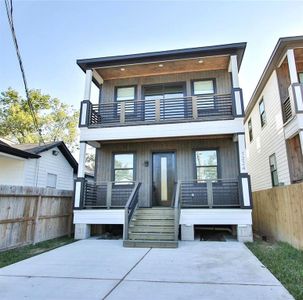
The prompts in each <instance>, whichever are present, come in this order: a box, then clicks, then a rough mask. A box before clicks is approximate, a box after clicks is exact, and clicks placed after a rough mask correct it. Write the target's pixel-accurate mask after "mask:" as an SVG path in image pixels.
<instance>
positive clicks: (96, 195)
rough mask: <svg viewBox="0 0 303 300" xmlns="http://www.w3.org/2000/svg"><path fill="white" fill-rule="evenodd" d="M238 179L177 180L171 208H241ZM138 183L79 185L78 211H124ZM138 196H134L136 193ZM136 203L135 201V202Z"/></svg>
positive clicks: (86, 183) (85, 183) (85, 182)
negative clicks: (81, 189) (86, 209)
mask: <svg viewBox="0 0 303 300" xmlns="http://www.w3.org/2000/svg"><path fill="white" fill-rule="evenodd" d="M239 181H240V179H217V180H201V181H197V180H191V181H179V182H178V184H177V185H176V187H175V195H174V201H173V203H172V206H173V207H175V208H176V211H178V208H238V207H240V206H241V201H240V195H242V192H241V186H240V182H239ZM140 185H141V184H138V183H135V182H132V183H131V184H125V182H120V183H119V182H111V181H110V182H101V183H98V184H96V183H89V182H87V181H86V180H85V181H84V184H83V193H82V196H81V197H82V199H81V203H82V205H81V207H82V208H99V209H110V208H125V207H126V205H127V201H128V200H129V198H130V196H131V195H132V193H134V190H136V188H137V189H139V188H140ZM136 197H138V194H136ZM136 199H137V202H139V199H138V198H136Z"/></svg>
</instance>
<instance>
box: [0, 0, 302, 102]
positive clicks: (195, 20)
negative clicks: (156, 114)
mask: <svg viewBox="0 0 303 300" xmlns="http://www.w3.org/2000/svg"><path fill="white" fill-rule="evenodd" d="M13 3H14V23H15V29H16V33H17V38H18V41H19V47H20V51H21V55H22V58H23V63H24V67H25V72H26V77H27V81H28V85H29V88H37V89H41V91H42V92H43V93H46V94H49V95H51V96H52V97H57V98H59V99H60V100H61V101H63V102H65V103H69V104H71V105H73V106H74V107H75V108H79V107H80V101H81V100H82V98H83V92H84V79H85V78H84V73H83V72H82V71H81V70H80V68H79V67H78V66H77V64H76V60H77V59H79V58H91V57H100V56H107V55H119V54H131V53H140V52H147V51H160V50H171V49H180V48H190V47H200V46H210V45H218V44H226V43H234V42H247V48H246V52H245V54H244V59H243V63H242V66H241V70H240V74H239V75H240V85H241V87H242V88H243V93H244V102H245V103H246V104H247V102H248V101H249V99H250V96H251V94H252V92H253V90H254V88H255V86H256V84H257V82H258V80H259V78H260V75H261V73H262V71H263V69H264V67H265V65H266V62H267V61H268V59H269V56H270V54H271V53H272V51H273V48H274V46H275V44H276V43H277V41H278V39H279V38H280V37H285V36H294V35H303V17H302V12H303V1H211V2H207V1H101V0H100V1H76V0H74V1H44V0H40V1H21V0H19V1H17V0H15V1H13ZM8 87H12V88H14V89H16V90H18V91H19V92H20V93H22V94H24V92H23V90H24V89H23V84H22V77H21V73H20V70H19V65H18V61H17V57H16V53H15V50H14V46H13V42H12V38H11V33H10V30H9V27H8V22H7V16H6V13H5V7H4V1H1V2H0V91H4V90H6V89H7V88H8ZM96 99H97V90H96V88H94V89H93V101H94V102H95V101H96Z"/></svg>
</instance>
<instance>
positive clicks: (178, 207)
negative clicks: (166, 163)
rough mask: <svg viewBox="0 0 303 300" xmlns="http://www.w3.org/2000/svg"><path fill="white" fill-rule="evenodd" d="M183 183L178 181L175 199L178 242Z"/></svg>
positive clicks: (176, 238)
mask: <svg viewBox="0 0 303 300" xmlns="http://www.w3.org/2000/svg"><path fill="white" fill-rule="evenodd" d="M180 199H181V181H180V180H178V182H177V186H176V192H175V199H174V213H175V241H178V236H179V222H180V213H181V200H180Z"/></svg>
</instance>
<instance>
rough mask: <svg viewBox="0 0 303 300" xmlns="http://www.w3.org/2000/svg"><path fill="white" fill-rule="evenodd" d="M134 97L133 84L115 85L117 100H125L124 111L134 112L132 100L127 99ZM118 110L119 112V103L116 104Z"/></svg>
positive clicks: (134, 89)
mask: <svg viewBox="0 0 303 300" xmlns="http://www.w3.org/2000/svg"><path fill="white" fill-rule="evenodd" d="M135 97H136V87H135V86H126V87H117V88H116V100H117V101H118V102H121V101H126V104H125V112H126V113H133V112H134V102H133V101H128V100H135ZM118 112H120V105H119V104H118Z"/></svg>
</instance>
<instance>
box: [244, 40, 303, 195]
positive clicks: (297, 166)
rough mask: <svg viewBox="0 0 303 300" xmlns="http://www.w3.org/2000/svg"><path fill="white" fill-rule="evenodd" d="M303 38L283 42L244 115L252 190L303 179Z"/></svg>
mask: <svg viewBox="0 0 303 300" xmlns="http://www.w3.org/2000/svg"><path fill="white" fill-rule="evenodd" d="M302 62H303V36H298V37H286V38H280V39H279V41H278V43H277V45H276V47H275V49H274V51H273V53H272V55H271V57H270V59H269V61H268V63H267V65H266V67H265V69H264V71H263V74H262V76H261V78H260V80H259V82H258V85H257V87H256V89H255V91H254V93H253V95H252V97H251V99H250V102H249V104H248V106H247V108H246V112H245V119H244V120H245V132H246V145H247V158H248V171H249V174H250V175H251V182H252V190H253V191H257V190H262V189H268V188H271V187H273V186H278V185H288V184H291V183H295V182H300V181H302V180H303V156H302V149H303V63H302Z"/></svg>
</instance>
